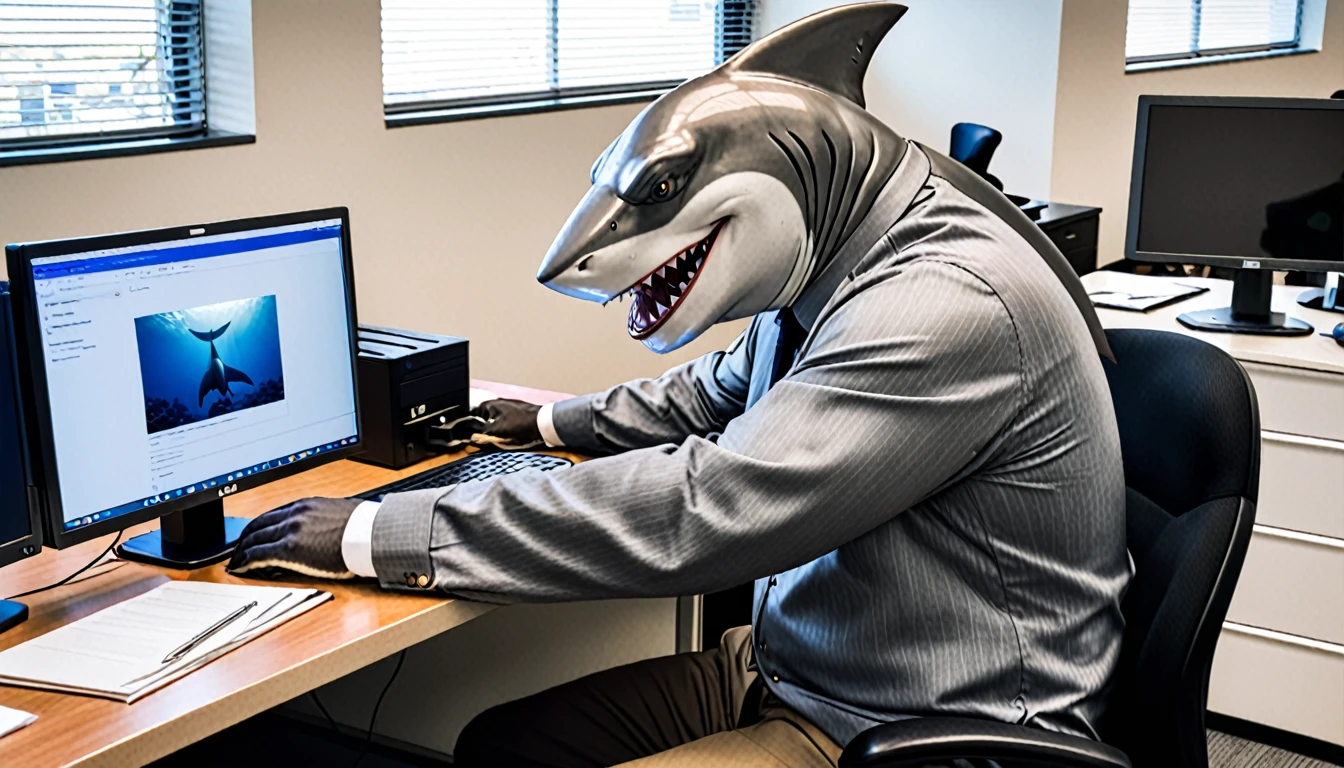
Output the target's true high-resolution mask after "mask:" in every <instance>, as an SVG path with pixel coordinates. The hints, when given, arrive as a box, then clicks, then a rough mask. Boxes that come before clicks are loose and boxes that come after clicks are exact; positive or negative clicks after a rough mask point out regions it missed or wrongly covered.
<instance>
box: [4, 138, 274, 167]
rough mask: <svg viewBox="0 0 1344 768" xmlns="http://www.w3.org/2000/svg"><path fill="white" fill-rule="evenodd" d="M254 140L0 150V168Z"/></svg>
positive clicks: (168, 140)
mask: <svg viewBox="0 0 1344 768" xmlns="http://www.w3.org/2000/svg"><path fill="white" fill-rule="evenodd" d="M256 141H257V137H256V136H251V135H248V134H241V133H229V132H227V131H210V132H209V133H207V134H205V135H204V136H183V137H164V138H157V139H132V140H128V141H108V142H102V143H97V144H73V145H70V146H66V147H43V148H34V149H8V150H0V168H4V167H6V166H11V165H37V164H39V163H64V162H67V161H70V160H92V159H94V158H101V157H126V156H129V155H149V154H153V153H155V152H176V151H178V150H185V149H206V148H208V147H229V146H233V145H235V144H254V143H256Z"/></svg>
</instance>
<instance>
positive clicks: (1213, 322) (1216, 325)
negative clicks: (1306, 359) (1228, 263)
mask: <svg viewBox="0 0 1344 768" xmlns="http://www.w3.org/2000/svg"><path fill="white" fill-rule="evenodd" d="M1273 293H1274V272H1273V271H1271V270H1268V269H1238V270H1237V271H1236V274H1235V275H1233V278H1232V306H1230V307H1218V308H1217V309H1201V310H1199V311H1197V312H1186V313H1185V314H1183V315H1181V316H1180V317H1178V318H1176V319H1177V320H1179V321H1180V322H1181V325H1184V326H1185V327H1186V328H1194V329H1195V330H1197V331H1217V332H1221V333H1255V334H1263V335H1266V336H1306V335H1307V334H1309V333H1311V331H1312V327H1311V324H1310V323H1306V322H1303V321H1301V320H1298V319H1297V318H1295V317H1289V316H1288V315H1285V314H1284V313H1282V312H1273V311H1271V310H1270V297H1271V296H1272V295H1273Z"/></svg>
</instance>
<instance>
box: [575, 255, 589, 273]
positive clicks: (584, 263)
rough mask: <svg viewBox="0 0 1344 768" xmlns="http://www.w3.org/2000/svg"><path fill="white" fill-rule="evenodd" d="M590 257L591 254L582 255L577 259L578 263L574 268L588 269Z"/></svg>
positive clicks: (582, 270)
mask: <svg viewBox="0 0 1344 768" xmlns="http://www.w3.org/2000/svg"><path fill="white" fill-rule="evenodd" d="M592 258H593V257H592V256H591V255H589V256H584V257H583V258H582V259H580V260H579V264H578V266H577V267H575V269H577V270H578V271H580V272H584V271H586V270H587V269H588V261H589V260H590V259H592Z"/></svg>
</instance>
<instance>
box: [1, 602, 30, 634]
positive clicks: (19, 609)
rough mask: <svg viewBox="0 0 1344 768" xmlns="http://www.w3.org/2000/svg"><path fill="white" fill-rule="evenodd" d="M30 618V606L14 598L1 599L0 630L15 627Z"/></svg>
mask: <svg viewBox="0 0 1344 768" xmlns="http://www.w3.org/2000/svg"><path fill="white" fill-rule="evenodd" d="M27 620H28V606H26V605H24V604H23V603H16V602H14V601H13V600H0V632H4V631H5V630H7V629H13V628H14V627H17V626H18V625H20V624H22V623H23V622H25V621H27Z"/></svg>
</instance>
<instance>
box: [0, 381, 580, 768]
mask: <svg viewBox="0 0 1344 768" xmlns="http://www.w3.org/2000/svg"><path fill="white" fill-rule="evenodd" d="M472 384H473V386H475V387H480V388H482V389H488V390H490V391H492V392H494V393H495V394H497V395H499V396H502V397H516V398H519V399H527V400H532V401H534V402H549V401H552V400H556V399H560V398H561V397H563V395H560V394H558V393H553V392H543V391H539V390H529V389H524V388H520V387H512V386H507V385H496V384H491V383H489V382H473V383H472ZM462 455H464V454H455V455H451V456H443V457H438V458H435V459H431V460H429V461H426V462H422V463H421V464H417V465H415V466H412V467H409V468H407V469H404V470H399V471H393V470H388V469H383V468H381V467H375V466H372V465H369V464H361V463H359V462H355V461H338V462H335V463H332V464H328V465H326V466H323V467H318V468H316V469H312V470H309V471H307V472H303V473H301V474H298V475H295V476H293V477H288V478H285V479H283V480H278V481H276V482H274V483H270V484H268V485H264V486H262V487H260V488H255V489H252V490H250V491H245V492H243V493H239V494H238V495H236V496H231V497H229V498H228V499H226V500H225V513H226V514H229V515H235V516H238V517H255V516H257V515H259V514H261V513H263V512H265V511H267V510H270V509H273V508H275V507H277V506H279V505H281V504H284V503H287V502H289V501H293V500H295V499H299V498H303V497H306V496H351V495H354V494H356V493H360V492H362V491H366V490H368V489H370V488H376V487H378V486H380V485H383V484H385V483H388V482H391V481H392V480H394V479H397V478H400V477H405V476H407V475H412V474H415V473H417V472H423V471H424V470H426V469H428V468H430V467H432V466H435V465H437V464H442V463H444V462H447V461H450V460H452V459H455V458H461V456H462ZM558 455H563V456H567V457H568V458H573V459H575V460H578V459H579V458H580V457H577V456H573V455H571V454H563V453H561V454H558ZM155 525H156V523H148V524H145V525H141V526H137V527H136V528H133V529H131V530H129V531H127V534H126V535H127V536H131V535H134V534H138V533H142V532H144V531H147V530H152V529H153V527H154V526H155ZM111 540H112V537H111V536H107V537H103V538H100V539H96V540H93V541H89V542H85V543H83V544H80V545H78V546H75V547H71V548H70V549H66V550H60V551H56V550H50V549H49V550H47V551H45V552H43V553H42V554H41V555H38V556H36V557H33V558H29V559H28V560H26V561H23V562H20V563H16V564H14V565H11V566H9V567H8V568H5V569H3V570H0V595H12V594H16V593H19V592H26V591H27V590H29V589H34V588H37V587H40V586H43V585H45V584H50V583H52V582H55V581H58V580H60V579H62V578H64V577H65V576H67V575H69V574H70V573H72V572H74V571H75V570H77V569H78V568H79V567H80V566H82V565H84V564H85V563H87V562H89V561H90V560H91V559H93V557H94V556H95V555H97V554H98V553H99V552H100V551H102V550H103V549H104V548H106V547H107V545H108V544H109V543H111ZM106 569H115V570H114V571H113V572H111V573H103V571H104V570H106ZM91 573H96V574H98V575H95V576H91V577H90V578H89V579H88V580H87V581H76V582H74V583H71V584H68V585H66V586H62V587H58V588H56V589H53V590H49V591H47V592H42V593H40V594H36V595H33V596H31V597H27V598H23V602H24V603H26V604H27V605H28V607H29V610H30V612H31V613H30V617H29V619H28V621H27V622H25V623H24V624H21V625H20V626H18V627H16V628H14V629H12V630H10V631H8V632H6V633H4V634H2V635H0V650H3V649H5V648H9V647H11V646H14V645H17V644H18V643H21V642H23V641H24V640H27V639H29V638H32V637H36V636H38V635H41V634H43V633H45V632H48V631H50V630H52V629H55V628H56V627H59V626H61V625H63V624H66V623H69V622H71V621H74V620H75V619H79V618H81V617H83V616H86V615H88V614H90V613H93V612H94V611H97V610H99V609H101V608H105V607H107V606H109V605H112V604H114V603H117V602H120V601H122V600H126V599H128V598H131V597H134V596H135V595H138V594H140V593H142V592H145V591H148V590H150V589H153V588H154V587H155V586H157V585H159V584H162V583H163V582H165V581H167V580H169V579H189V580H193V581H212V582H234V583H244V580H242V579H237V578H234V577H232V576H229V575H228V574H226V573H225V572H224V566H223V564H219V565H215V566H212V567H209V568H203V569H201V570H197V571H168V570H164V569H160V568H154V567H152V566H147V565H140V564H137V563H118V564H116V565H109V566H103V568H100V569H98V570H96V571H93V572H91ZM80 578H83V577H82V576H81V577H80ZM251 583H257V582H251ZM296 583H298V582H296ZM302 583H303V584H305V585H308V586H311V585H314V582H312V581H306V582H302ZM322 586H323V588H324V589H328V590H329V591H331V592H332V594H333V595H334V596H335V599H334V600H332V601H331V603H330V604H328V605H323V606H320V607H318V608H317V609H315V610H313V611H309V612H308V613H306V614H304V615H302V616H300V617H298V618H296V619H294V620H292V621H290V622H289V623H287V624H284V625H282V626H280V627H278V628H276V629H274V630H272V631H271V632H268V633H267V634H265V635H262V636H261V637H259V638H257V639H256V640H253V641H252V642H250V643H248V644H246V645H244V646H242V647H241V648H238V649H237V650H235V651H233V652H231V653H229V654H227V655H225V656H223V657H222V658H220V659H218V660H216V661H214V662H212V663H210V664H208V665H206V666H205V667H203V668H202V669H200V670H198V671H196V672H193V673H192V674H190V675H187V676H186V677H184V678H182V679H181V680H178V681H177V682H174V683H172V684H170V685H168V686H167V687H165V688H163V689H161V690H159V691H157V692H155V693H153V694H150V695H149V696H147V697H145V698H144V699H141V700H140V701H137V702H136V703H134V704H129V705H128V704H122V703H121V702H116V701H109V700H104V699H95V698H90V697H85V696H73V695H67V694H60V693H50V692H46V691H38V690H29V689H25V688H13V687H6V686H0V704H3V705H5V706H8V707H14V708H16V709H21V710H24V711H26V712H31V713H33V714H35V715H37V716H38V720H37V722H35V723H33V724H32V725H30V726H28V727H27V728H23V729H21V730H19V731H17V732H15V733H12V734H10V735H9V736H5V737H2V738H0V765H3V766H15V767H16V768H17V766H23V767H24V768H40V767H43V766H64V765H79V766H104V765H106V766H127V765H141V764H143V763H146V762H149V761H151V760H155V759H158V758H160V757H163V756H164V755H168V754H171V753H172V752H174V751H176V750H178V749H181V748H182V747H184V746H186V745H188V744H191V743H193V742H196V741H199V740H200V739H202V738H204V737H206V736H208V735H210V734H212V733H216V732H218V731H220V730H223V729H224V728H227V727H229V726H230V725H233V724H235V723H237V722H240V721H242V720H244V719H246V718H248V717H251V716H252V715H255V714H257V713H259V712H263V711H265V710H267V709H270V708H271V707H274V706H276V705H278V704H280V703H282V702H284V701H287V700H288V699H291V698H293V697H295V696H298V695H301V694H303V693H305V692H307V691H310V690H313V689H314V688H317V687H319V686H321V685H324V684H326V683H328V682H331V681H332V680H335V679H337V678H339V677H342V676H343V675H346V674H349V673H350V672H353V671H355V670H356V669H359V668H360V667H363V666H366V665H368V664H370V663H372V662H374V661H377V660H379V659H381V658H384V657H386V656H389V655H391V654H393V653H396V652H397V651H400V650H402V649H403V648H407V647H409V646H411V645H414V644H416V643H418V642H420V641H422V640H425V639H427V638H429V637H432V636H434V635H436V634H439V633H441V632H444V631H446V630H449V629H452V628H453V627H456V626H459V625H461V624H464V623H466V622H468V621H470V620H472V619H473V618H476V617H477V616H480V615H481V614H483V613H486V612H487V611H489V610H491V609H492V606H489V605H484V604H481V603H472V602H466V601H461V600H449V599H444V598H439V597H434V596H429V595H417V594H402V593H397V592H384V591H382V590H380V589H379V588H378V587H377V586H376V585H374V584H370V583H367V582H360V583H353V582H327V583H325V584H323V585H322Z"/></svg>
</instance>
